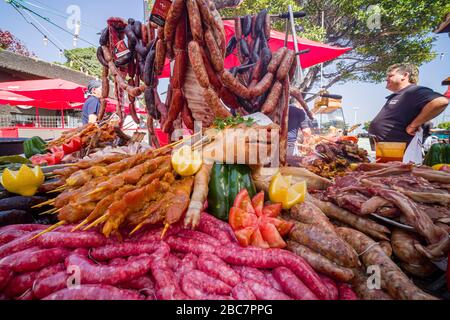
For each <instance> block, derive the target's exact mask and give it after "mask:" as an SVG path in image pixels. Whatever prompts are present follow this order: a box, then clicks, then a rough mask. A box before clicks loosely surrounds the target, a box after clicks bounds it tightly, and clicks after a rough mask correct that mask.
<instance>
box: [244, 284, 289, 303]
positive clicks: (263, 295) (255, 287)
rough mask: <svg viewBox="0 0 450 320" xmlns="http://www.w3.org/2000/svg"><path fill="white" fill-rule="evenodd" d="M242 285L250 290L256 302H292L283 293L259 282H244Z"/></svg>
mask: <svg viewBox="0 0 450 320" xmlns="http://www.w3.org/2000/svg"><path fill="white" fill-rule="evenodd" d="M244 283H245V284H246V285H247V286H248V287H249V288H250V290H252V292H253V294H254V295H255V297H256V298H257V299H258V300H292V298H291V297H289V296H287V295H286V294H284V293H283V292H281V291H278V290H276V289H274V288H273V287H272V286H268V285H265V284H263V283H261V282H258V281H253V280H245V281H244Z"/></svg>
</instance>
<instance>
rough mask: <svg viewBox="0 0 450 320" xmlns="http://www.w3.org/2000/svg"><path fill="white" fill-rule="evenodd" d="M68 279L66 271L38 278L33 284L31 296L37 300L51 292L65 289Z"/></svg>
mask: <svg viewBox="0 0 450 320" xmlns="http://www.w3.org/2000/svg"><path fill="white" fill-rule="evenodd" d="M68 278H69V275H68V274H67V273H66V271H59V272H57V273H55V274H53V275H50V276H48V277H42V278H39V277H38V279H36V281H35V282H34V283H33V295H34V296H35V297H36V298H37V299H42V298H44V297H46V296H48V295H49V294H51V293H53V292H56V291H59V290H61V289H64V288H67V285H68V283H67V282H68Z"/></svg>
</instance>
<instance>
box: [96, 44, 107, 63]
mask: <svg viewBox="0 0 450 320" xmlns="http://www.w3.org/2000/svg"><path fill="white" fill-rule="evenodd" d="M96 54H97V60H98V61H99V62H100V64H101V65H102V66H104V67H107V66H108V62H107V61H106V59H105V57H104V56H103V49H102V47H98V48H97V53H96Z"/></svg>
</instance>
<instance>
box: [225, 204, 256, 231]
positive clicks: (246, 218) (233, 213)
mask: <svg viewBox="0 0 450 320" xmlns="http://www.w3.org/2000/svg"><path fill="white" fill-rule="evenodd" d="M257 222H258V218H257V217H256V215H254V214H253V213H249V212H246V211H244V210H242V209H240V208H236V207H232V208H231V209H230V214H229V217H228V223H229V224H230V226H231V227H232V228H233V230H237V229H242V228H247V227H256V226H257Z"/></svg>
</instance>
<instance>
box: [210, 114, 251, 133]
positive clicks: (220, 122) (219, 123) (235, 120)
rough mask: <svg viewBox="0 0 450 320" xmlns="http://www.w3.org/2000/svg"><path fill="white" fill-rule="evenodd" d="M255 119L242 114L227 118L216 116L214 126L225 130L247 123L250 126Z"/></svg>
mask: <svg viewBox="0 0 450 320" xmlns="http://www.w3.org/2000/svg"><path fill="white" fill-rule="evenodd" d="M254 122H255V120H253V119H252V118H247V119H245V118H244V117H242V116H241V115H237V116H235V117H227V118H216V119H214V122H213V126H214V127H215V128H217V129H219V130H223V129H225V128H229V127H234V126H237V125H239V124H245V125H246V126H247V127H250V126H251V125H252V124H253V123H254Z"/></svg>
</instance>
